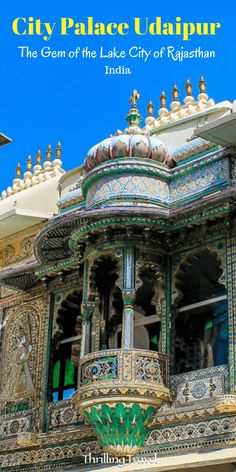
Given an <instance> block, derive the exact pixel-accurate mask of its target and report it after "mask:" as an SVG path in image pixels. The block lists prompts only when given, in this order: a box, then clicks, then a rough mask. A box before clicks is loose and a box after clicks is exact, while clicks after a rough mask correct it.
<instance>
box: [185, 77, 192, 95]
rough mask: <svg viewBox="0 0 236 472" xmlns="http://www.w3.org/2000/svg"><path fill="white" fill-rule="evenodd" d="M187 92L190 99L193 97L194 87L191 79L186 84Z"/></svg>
mask: <svg viewBox="0 0 236 472" xmlns="http://www.w3.org/2000/svg"><path fill="white" fill-rule="evenodd" d="M185 90H186V95H187V96H189V97H192V91H193V86H192V84H191V82H190V80H189V79H188V80H187V82H186V85H185Z"/></svg>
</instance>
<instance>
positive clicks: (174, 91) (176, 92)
mask: <svg viewBox="0 0 236 472" xmlns="http://www.w3.org/2000/svg"><path fill="white" fill-rule="evenodd" d="M172 97H173V101H174V102H178V101H179V89H178V87H177V85H176V84H175V85H174V87H173V88H172Z"/></svg>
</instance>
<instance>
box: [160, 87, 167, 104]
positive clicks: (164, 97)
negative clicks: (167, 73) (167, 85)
mask: <svg viewBox="0 0 236 472" xmlns="http://www.w3.org/2000/svg"><path fill="white" fill-rule="evenodd" d="M160 105H161V108H165V107H166V94H165V92H164V90H162V92H161V96H160Z"/></svg>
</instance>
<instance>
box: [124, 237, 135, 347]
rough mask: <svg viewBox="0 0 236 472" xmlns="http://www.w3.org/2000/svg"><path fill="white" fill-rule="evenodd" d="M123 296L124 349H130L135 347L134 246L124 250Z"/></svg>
mask: <svg viewBox="0 0 236 472" xmlns="http://www.w3.org/2000/svg"><path fill="white" fill-rule="evenodd" d="M122 294H123V302H124V309H123V318H122V348H123V349H128V348H132V347H134V306H133V301H134V295H135V248H134V247H132V246H129V247H127V248H125V250H124V258H123V288H122Z"/></svg>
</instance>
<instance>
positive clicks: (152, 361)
mask: <svg viewBox="0 0 236 472" xmlns="http://www.w3.org/2000/svg"><path fill="white" fill-rule="evenodd" d="M171 401H172V398H171V393H170V390H169V371H168V357H167V356H165V355H164V354H160V353H157V352H153V351H142V350H139V349H119V350H118V349H117V350H107V351H99V352H94V353H92V354H88V355H86V356H85V357H83V359H82V360H81V365H80V387H79V389H78V390H77V391H76V392H75V394H74V395H73V404H74V405H75V407H76V409H77V410H78V412H79V413H80V414H83V415H84V416H86V418H87V419H88V421H89V422H90V423H91V424H92V425H93V427H94V429H95V431H96V434H97V436H98V438H99V439H100V441H101V443H102V445H103V447H104V450H105V451H107V452H109V453H111V454H113V455H115V456H127V455H132V454H135V453H136V452H137V451H138V450H140V449H142V447H143V445H144V442H145V439H146V436H147V432H148V425H149V424H150V422H151V420H152V418H153V415H154V413H155V412H156V411H157V410H158V409H159V408H160V407H161V405H162V404H163V403H165V402H168V403H170V402H171Z"/></svg>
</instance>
